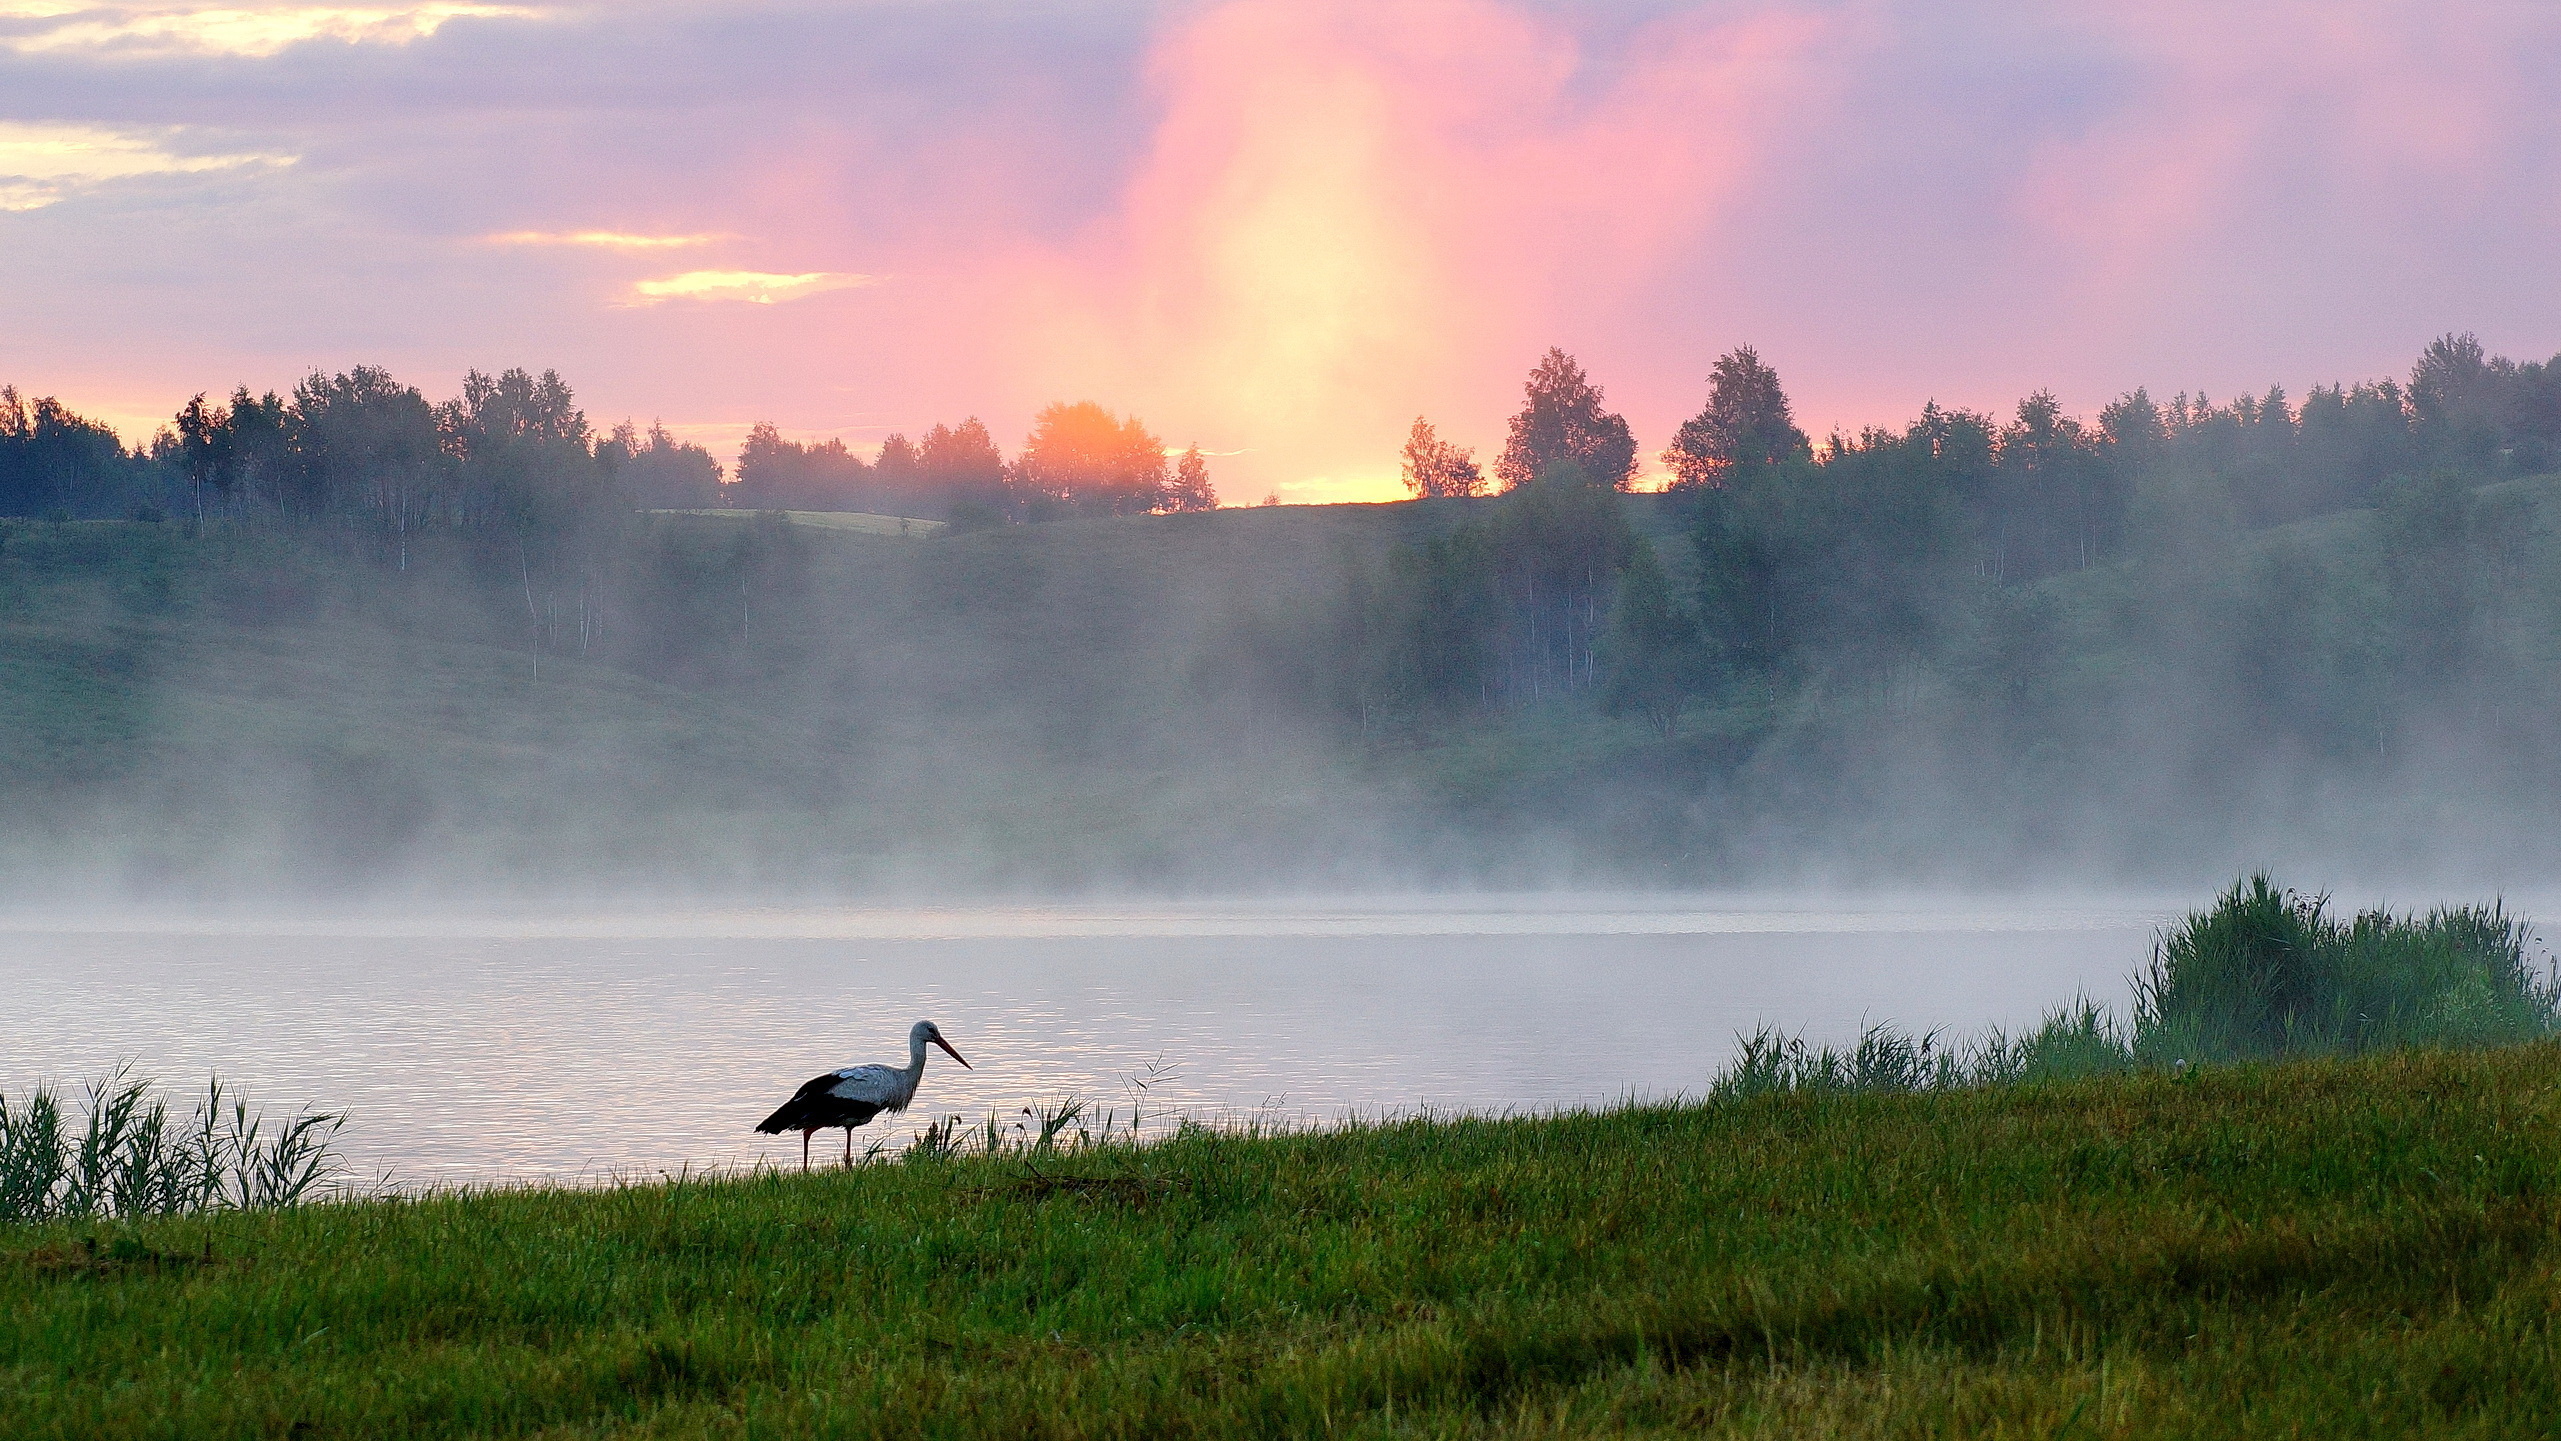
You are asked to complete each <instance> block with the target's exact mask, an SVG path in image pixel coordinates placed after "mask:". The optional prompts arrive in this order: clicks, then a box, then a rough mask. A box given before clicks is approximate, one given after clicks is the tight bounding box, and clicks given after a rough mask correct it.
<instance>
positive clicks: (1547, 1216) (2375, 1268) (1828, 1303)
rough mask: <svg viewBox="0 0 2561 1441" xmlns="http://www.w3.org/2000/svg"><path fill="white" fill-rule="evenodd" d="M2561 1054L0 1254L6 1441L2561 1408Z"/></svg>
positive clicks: (1537, 1128)
mask: <svg viewBox="0 0 2561 1441" xmlns="http://www.w3.org/2000/svg"><path fill="white" fill-rule="evenodd" d="M2556 1127H2561V1047H2556V1046H2554V1045H2552V1044H2549V1043H2531V1044H2525V1045H2519V1046H2511V1047H2504V1048H2497V1049H2489V1050H2476V1051H2465V1052H2456V1051H2437V1050H2407V1049H2403V1050H2391V1051H2382V1052H2377V1053H2374V1054H2371V1055H2367V1056H2364V1057H2358V1058H2344V1059H2323V1060H2312V1061H2298V1062H2291V1063H2286V1064H2280V1065H2239V1066H2230V1067H2195V1068H2189V1069H2187V1070H2185V1071H2183V1072H2180V1073H2177V1074H2168V1073H2161V1072H2143V1073H2137V1074H2132V1075H2125V1076H2114V1077H2101V1078H2096V1079H2091V1080H2084V1081H2073V1082H2056V1083H2025V1084H2015V1085H2008V1086H1997V1087H1981V1088H1967V1089H1956V1090H1946V1091H1926V1092H1916V1093H1894V1092H1876V1091H1868V1092H1860V1091H1816V1090H1805V1091H1797V1092H1786V1093H1765V1094H1760V1095H1754V1096H1747V1097H1738V1098H1731V1099H1723V1100H1715V1101H1709V1102H1706V1103H1701V1104H1685V1105H1668V1106H1642V1107H1628V1108H1623V1109H1618V1110H1613V1111H1609V1112H1606V1113H1599V1114H1580V1115H1566V1116H1555V1117H1539V1118H1526V1117H1524V1118H1486V1119H1431V1118H1417V1119H1412V1120H1406V1121H1401V1122H1396V1123H1392V1124H1380V1125H1370V1126H1356V1127H1350V1128H1345V1129H1340V1130H1334V1131H1327V1132H1322V1133H1314V1134H1299V1135H1265V1136H1244V1135H1234V1134H1220V1133H1214V1132H1210V1131H1205V1130H1194V1131H1189V1132H1186V1133H1184V1134H1181V1135H1179V1136H1176V1137H1173V1138H1171V1139H1168V1140H1164V1141H1161V1142H1159V1143H1157V1144H1154V1145H1151V1146H1146V1147H1138V1148H1130V1147H1121V1146H1105V1145H1096V1146H1092V1147H1088V1148H1084V1149H1081V1150H1077V1149H1070V1150H1064V1151H1061V1150H1056V1149H1053V1150H1050V1151H1046V1152H1043V1151H1033V1150H1017V1151H1015V1152H1013V1153H1010V1154H1003V1155H998V1156H995V1157H986V1156H957V1157H955V1156H949V1155H934V1154H930V1153H926V1154H920V1156H919V1157H918V1158H917V1159H915V1160H913V1161H910V1162H905V1163H893V1164H874V1165H867V1166H857V1167H855V1168H853V1169H851V1170H849V1171H843V1170H822V1171H819V1172H816V1173H813V1174H809V1175H800V1174H764V1175H757V1176H752V1177H727V1178H690V1177H679V1178H672V1179H669V1178H662V1179H657V1180H652V1181H647V1182H635V1183H633V1184H628V1185H623V1186H618V1187H613V1188H609V1189H602V1190H585V1191H576V1190H541V1191H536V1190H523V1191H497V1192H489V1193H481V1194H456V1195H436V1196H422V1197H416V1198H405V1199H380V1200H368V1201H362V1202H354V1203H347V1204H336V1205H323V1206H306V1207H301V1208H297V1209H289V1210H280V1211H266V1212H229V1213H221V1214H213V1215H204V1216H189V1217H173V1218H168V1219H163V1220H157V1221H148V1220H147V1221H139V1222H86V1223H76V1224H56V1225H51V1226H37V1227H21V1228H12V1229H9V1230H6V1231H0V1397H5V1398H6V1402H5V1408H0V1409H5V1412H6V1414H7V1416H8V1418H9V1423H8V1427H7V1429H8V1431H9V1434H11V1435H13V1436H19V1437H29V1438H35V1437H83V1438H88V1437H127V1436H131V1437H144V1436H150V1437H187V1436H223V1437H234V1436H381V1435H402V1436H517V1435H537V1434H539V1435H548V1436H594V1435H650V1436H749V1435H811V1436H831V1435H844V1436H878V1435H914V1436H985V1435H1006V1436H1054V1437H1103V1436H1127V1437H1161V1436H1181V1435H1217V1436H1234V1435H1270V1436H1297V1435H1319V1434H1324V1435H1353V1436H1401V1435H1431V1436H1473V1435H1487V1436H1491V1435H1510V1436H1536V1435H1593V1434H1621V1435H1644V1434H1690V1435H1695V1434H1711V1435H1774V1434H1790V1435H1794V1434H1809V1433H1822V1434H1833V1435H1846V1436H1869V1435H1875V1436H1886V1435H1899V1436H1911V1435H1948V1436H1959V1435H1962V1436H2039V1437H2051V1436H2057V1435H2084V1436H2199V1435H2222V1436H2279V1435H2283V1436H2298V1435H2324V1436H2358V1435H2378V1436H2379V1435H2391V1436H2408V1435H2420V1434H2427V1435H2485V1436H2486V1435H2501V1436H2515V1435H2528V1434H2550V1433H2551V1432H2552V1430H2553V1429H2554V1428H2555V1427H2556V1426H2561V1380H2556V1376H2561V1372H2556V1370H2555V1367H2554V1364H2553V1363H2554V1361H2555V1359H2556V1346H2555V1341H2556V1315H2557V1314H2561V1308H2556V1306H2555V1304H2554V1300H2553V1298H2554V1296H2555V1295H2561V1289H2556V1288H2561V1268H2557V1267H2556V1263H2561V1145H2556V1141H2557V1140H2561V1131H2557V1130H2556Z"/></svg>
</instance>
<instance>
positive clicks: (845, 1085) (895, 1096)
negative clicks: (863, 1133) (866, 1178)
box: [756, 1021, 976, 1171]
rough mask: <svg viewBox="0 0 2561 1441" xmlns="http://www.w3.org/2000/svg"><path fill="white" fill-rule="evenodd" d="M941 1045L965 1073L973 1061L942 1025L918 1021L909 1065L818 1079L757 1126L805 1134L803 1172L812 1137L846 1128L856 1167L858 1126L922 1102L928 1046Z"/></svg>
mask: <svg viewBox="0 0 2561 1441" xmlns="http://www.w3.org/2000/svg"><path fill="white" fill-rule="evenodd" d="M927 1041H931V1042H933V1043H934V1044H935V1045H937V1046H940V1047H942V1048H943V1050H944V1051H945V1052H946V1053H947V1054H949V1055H950V1056H951V1058H952V1059H953V1060H955V1061H958V1062H960V1064H961V1066H962V1067H963V1068H964V1069H973V1070H974V1069H976V1068H975V1067H972V1066H970V1064H969V1060H968V1058H967V1057H965V1056H963V1055H961V1053H960V1052H958V1051H955V1050H952V1048H951V1042H949V1041H946V1040H944V1039H943V1030H942V1027H940V1026H937V1025H935V1024H934V1023H933V1022H931V1021H918V1022H917V1023H916V1024H915V1025H913V1026H910V1027H908V1029H907V1066H906V1069H904V1070H900V1069H898V1068H896V1067H894V1066H847V1067H846V1068H844V1069H843V1070H841V1071H829V1072H828V1073H827V1074H825V1075H823V1076H813V1077H811V1078H810V1079H809V1082H808V1084H806V1085H804V1086H802V1087H801V1088H800V1089H799V1090H797V1091H795V1092H793V1093H792V1097H791V1099H790V1100H788V1101H785V1102H783V1103H782V1107H781V1109H779V1110H777V1111H775V1112H774V1113H773V1114H772V1115H770V1116H767V1117H766V1118H765V1119H763V1120H762V1121H759V1122H757V1123H756V1129H757V1130H759V1131H762V1132H764V1133H765V1134H766V1135H769V1136H779V1135H781V1134H782V1133H783V1132H785V1131H798V1132H799V1133H800V1169H802V1170H804V1171H806V1170H808V1169H809V1138H810V1137H811V1136H812V1135H815V1134H816V1133H818V1132H820V1131H824V1130H829V1129H831V1128H833V1127H836V1126H842V1127H844V1128H845V1164H846V1165H848V1166H850V1165H852V1164H853V1163H854V1127H856V1126H859V1125H861V1124H863V1123H864V1122H865V1121H868V1120H870V1119H871V1118H872V1117H874V1116H877V1115H879V1114H880V1113H881V1112H883V1111H888V1112H891V1113H893V1114H894V1113H896V1112H899V1111H903V1110H906V1109H907V1103H908V1102H909V1101H912V1100H914V1099H916V1083H917V1082H918V1081H921V1080H923V1079H924V1078H925V1043H926V1042H927Z"/></svg>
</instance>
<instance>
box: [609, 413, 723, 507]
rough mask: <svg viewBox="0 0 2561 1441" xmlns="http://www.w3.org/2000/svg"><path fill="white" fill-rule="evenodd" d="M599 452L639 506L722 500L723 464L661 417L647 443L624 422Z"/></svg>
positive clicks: (703, 503)
mask: <svg viewBox="0 0 2561 1441" xmlns="http://www.w3.org/2000/svg"><path fill="white" fill-rule="evenodd" d="M596 453H597V456H598V458H599V459H601V460H602V461H603V462H604V463H605V466H606V468H607V469H609V470H611V471H612V472H613V476H614V483H615V485H616V486H617V487H619V488H620V490H621V491H622V495H623V498H624V499H625V500H627V501H629V502H630V503H631V504H632V505H633V506H635V507H638V508H639V509H642V510H708V509H711V508H713V507H716V506H718V505H719V504H720V499H721V493H720V462H719V461H717V460H714V459H712V457H711V452H710V451H708V450H705V449H704V448H703V447H701V446H699V445H687V444H684V443H682V442H680V441H678V440H677V439H676V437H675V436H673V435H670V434H669V433H668V431H667V427H665V426H664V425H661V424H659V423H658V422H656V421H652V422H650V425H649V436H648V440H647V442H646V443H643V441H642V439H641V436H640V434H639V432H638V431H636V430H634V429H633V428H632V425H631V422H629V421H624V422H623V423H622V424H620V425H617V426H615V427H614V429H613V434H611V435H609V436H607V437H606V438H605V439H604V440H603V441H601V442H599V443H598V444H597V446H596Z"/></svg>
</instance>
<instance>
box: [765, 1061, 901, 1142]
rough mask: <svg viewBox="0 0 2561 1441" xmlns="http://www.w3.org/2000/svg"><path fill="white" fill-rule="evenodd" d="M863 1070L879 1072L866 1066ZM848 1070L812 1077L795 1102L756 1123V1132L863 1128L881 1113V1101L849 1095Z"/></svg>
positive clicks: (779, 1132) (778, 1132)
mask: <svg viewBox="0 0 2561 1441" xmlns="http://www.w3.org/2000/svg"><path fill="white" fill-rule="evenodd" d="M860 1069H862V1070H866V1071H868V1070H872V1069H876V1068H874V1067H870V1066H865V1067H862V1068H860ZM848 1074H849V1073H848V1072H846V1071H829V1072H828V1073H827V1074H825V1075H823V1076H812V1077H810V1078H809V1079H808V1080H807V1081H806V1082H804V1083H803V1084H802V1085H801V1088H800V1089H799V1090H797V1091H794V1092H792V1096H791V1099H790V1100H788V1101H785V1102H783V1103H782V1105H781V1106H780V1107H779V1108H777V1109H776V1110H775V1111H774V1113H773V1114H772V1115H770V1116H767V1117H766V1118H765V1119H763V1120H761V1121H759V1122H757V1123H756V1129H757V1130H759V1131H762V1132H764V1133H765V1134H767V1135H780V1134H782V1133H783V1132H785V1131H820V1130H833V1129H834V1128H836V1127H838V1126H859V1125H861V1124H862V1123H863V1122H865V1121H868V1120H870V1119H871V1118H872V1117H874V1116H876V1115H879V1114H880V1105H879V1103H878V1102H875V1101H870V1100H865V1099H863V1098H861V1097H859V1096H848V1095H846V1094H845V1090H846V1089H847V1087H846V1085H845V1080H846V1077H847V1075H848Z"/></svg>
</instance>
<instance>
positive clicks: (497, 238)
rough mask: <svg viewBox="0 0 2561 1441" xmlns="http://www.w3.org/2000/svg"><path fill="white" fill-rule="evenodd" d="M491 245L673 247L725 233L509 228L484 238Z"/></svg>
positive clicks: (699, 242)
mask: <svg viewBox="0 0 2561 1441" xmlns="http://www.w3.org/2000/svg"><path fill="white" fill-rule="evenodd" d="M485 238H486V239H487V240H488V242H489V243H490V244H492V245H582V246H593V247H595V248H597V249H600V250H674V249H679V248H682V247H684V246H689V245H709V244H711V243H712V242H714V241H717V240H727V239H729V238H730V237H729V236H726V235H632V234H628V233H626V232H624V231H620V230H567V231H561V230H510V231H508V232H506V233H505V234H503V235H491V236H487V237H485Z"/></svg>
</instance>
